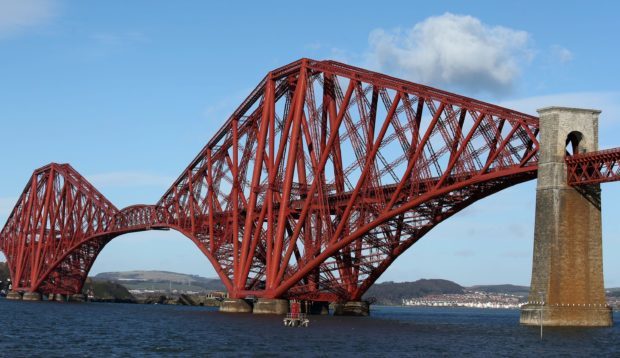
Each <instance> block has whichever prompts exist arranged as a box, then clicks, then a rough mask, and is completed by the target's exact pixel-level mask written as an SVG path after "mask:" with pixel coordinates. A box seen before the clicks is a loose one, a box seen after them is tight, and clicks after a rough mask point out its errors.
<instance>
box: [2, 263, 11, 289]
mask: <svg viewBox="0 0 620 358" xmlns="http://www.w3.org/2000/svg"><path fill="white" fill-rule="evenodd" d="M10 276H11V274H10V273H9V266H8V265H7V264H6V262H0V281H1V282H0V290H4V289H8V286H9V285H8V279H9V277H10Z"/></svg>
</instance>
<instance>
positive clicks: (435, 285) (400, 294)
mask: <svg viewBox="0 0 620 358" xmlns="http://www.w3.org/2000/svg"><path fill="white" fill-rule="evenodd" d="M464 291H465V289H464V288H463V287H462V286H460V285H458V284H456V283H454V282H452V281H448V280H438V279H434V280H425V279H422V280H418V281H415V282H392V281H389V282H383V283H376V284H374V285H372V286H371V287H370V289H369V290H368V292H366V294H365V295H364V298H365V299H370V298H375V299H376V300H377V304H380V305H401V304H402V302H403V298H412V297H424V296H428V295H441V294H458V293H463V292H464Z"/></svg>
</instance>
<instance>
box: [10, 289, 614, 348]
mask: <svg viewBox="0 0 620 358" xmlns="http://www.w3.org/2000/svg"><path fill="white" fill-rule="evenodd" d="M619 316H620V314H618V313H616V315H615V324H614V326H613V327H612V328H597V329H569V328H565V329H551V328H546V329H545V332H544V339H543V340H542V341H541V340H540V337H539V329H538V328H535V327H523V326H520V325H519V312H518V311H517V310H479V309H459V308H453V309H434V308H401V307H373V311H372V317H367V318H360V317H333V316H313V317H311V324H310V327H309V328H291V327H284V326H283V325H282V318H281V317H277V316H254V315H251V314H221V313H219V312H217V311H216V310H214V309H211V308H205V307H182V306H164V305H155V306H152V305H131V304H105V303H81V304H80V303H74V304H70V303H56V302H14V301H6V300H0V320H1V323H2V328H1V330H0V356H7V357H20V356H44V357H56V356H79V357H88V356H92V357H98V356H106V357H109V356H123V357H124V356H207V355H208V356H218V355H226V356H244V355H250V356H252V355H256V356H274V355H275V356H278V355H280V356H288V355H295V356H354V355H355V356H385V357H393V356H422V357H428V356H457V355H458V356H494V357H497V356H520V357H521V356H583V357H585V356H620V322H619V318H620V317H619Z"/></svg>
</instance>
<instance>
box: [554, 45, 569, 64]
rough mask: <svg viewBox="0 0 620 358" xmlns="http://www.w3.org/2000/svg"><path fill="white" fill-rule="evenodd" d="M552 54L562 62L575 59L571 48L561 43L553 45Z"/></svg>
mask: <svg viewBox="0 0 620 358" xmlns="http://www.w3.org/2000/svg"><path fill="white" fill-rule="evenodd" d="M551 55H552V56H553V58H554V59H555V60H556V61H558V62H560V63H562V64H564V63H568V62H570V61H572V60H573V53H572V52H571V51H570V50H569V49H567V48H565V47H562V46H559V45H553V46H551Z"/></svg>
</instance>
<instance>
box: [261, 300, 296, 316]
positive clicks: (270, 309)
mask: <svg viewBox="0 0 620 358" xmlns="http://www.w3.org/2000/svg"><path fill="white" fill-rule="evenodd" d="M288 308H289V304H288V300H284V299H280V298H259V299H258V301H256V302H254V309H253V310H252V312H253V313H254V314H279V315H283V314H287V313H288Z"/></svg>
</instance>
